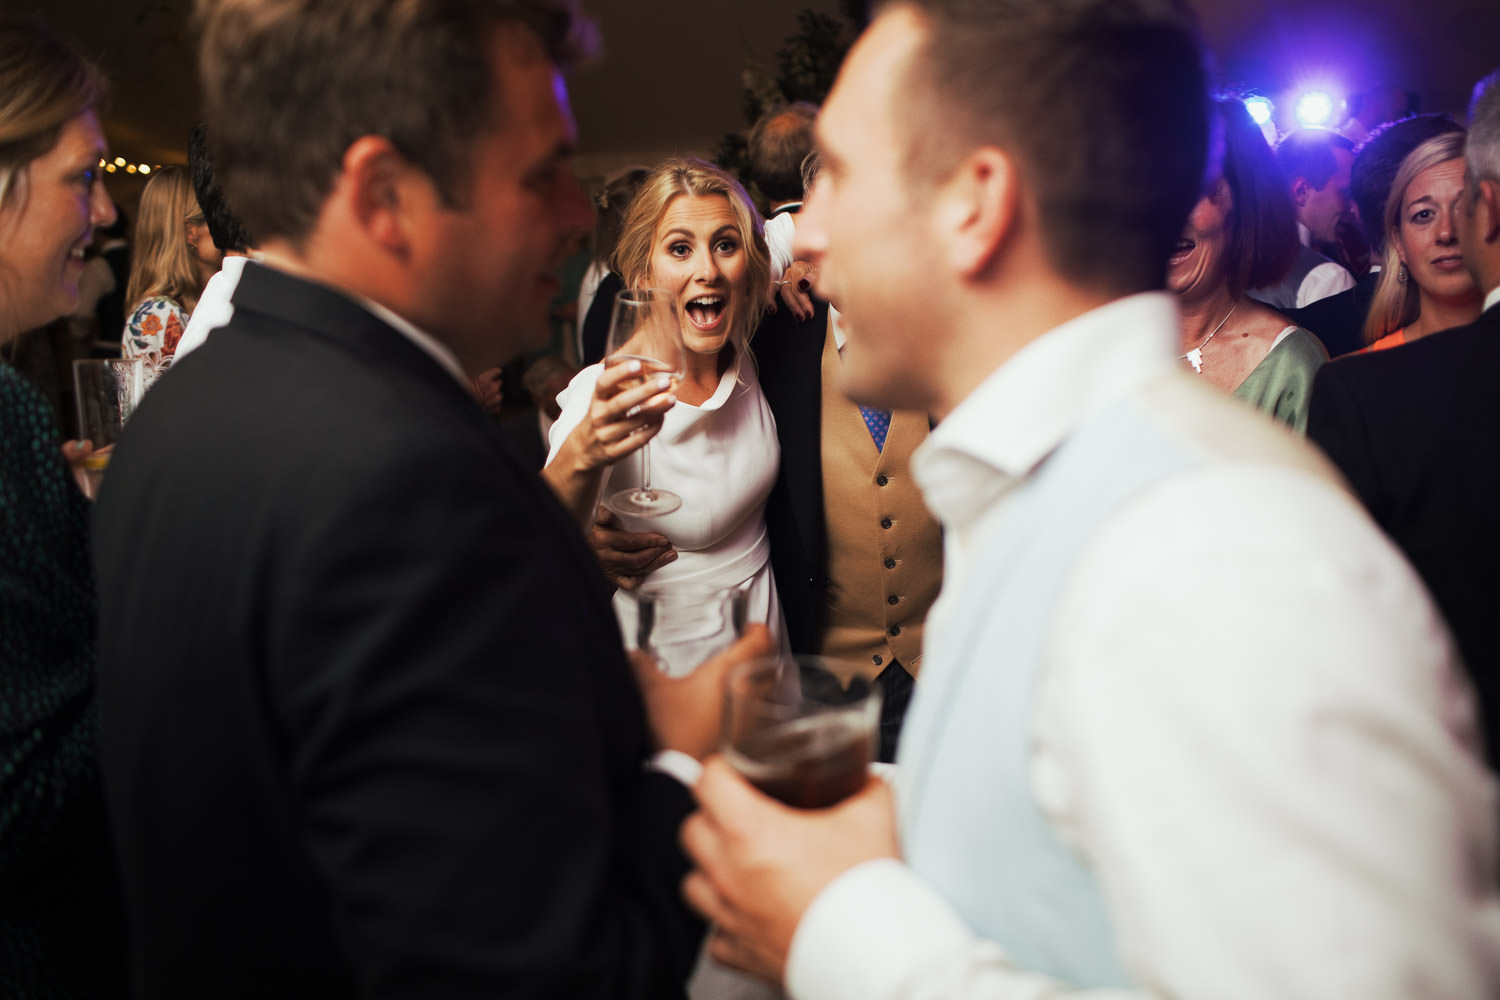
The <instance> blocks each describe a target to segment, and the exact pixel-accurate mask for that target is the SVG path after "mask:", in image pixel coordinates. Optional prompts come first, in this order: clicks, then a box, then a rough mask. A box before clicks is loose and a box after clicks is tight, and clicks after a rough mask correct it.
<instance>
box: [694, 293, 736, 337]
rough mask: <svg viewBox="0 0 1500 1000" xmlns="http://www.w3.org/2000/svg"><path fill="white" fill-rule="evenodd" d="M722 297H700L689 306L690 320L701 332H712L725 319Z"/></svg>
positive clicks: (724, 303)
mask: <svg viewBox="0 0 1500 1000" xmlns="http://www.w3.org/2000/svg"><path fill="white" fill-rule="evenodd" d="M725 305H726V302H725V300H724V297H723V296H722V295H700V296H698V297H697V298H696V299H693V300H692V301H690V302H689V303H688V304H687V307H686V312H687V317H688V320H689V321H690V322H691V323H692V324H693V325H694V326H696V327H697V328H698V329H700V330H712V329H714V328H715V327H716V326H718V325H719V323H721V322H722V321H723V319H724V308H725Z"/></svg>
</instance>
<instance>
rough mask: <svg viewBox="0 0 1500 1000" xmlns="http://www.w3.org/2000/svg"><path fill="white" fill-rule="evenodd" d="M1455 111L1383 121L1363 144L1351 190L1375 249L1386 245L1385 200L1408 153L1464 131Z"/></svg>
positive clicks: (1358, 155) (1350, 173)
mask: <svg viewBox="0 0 1500 1000" xmlns="http://www.w3.org/2000/svg"><path fill="white" fill-rule="evenodd" d="M1462 131H1463V127H1462V126H1461V125H1459V124H1458V122H1456V121H1454V120H1453V116H1452V115H1446V114H1425V115H1412V116H1411V117H1410V118H1403V119H1401V120H1400V121H1395V122H1390V123H1389V124H1386V125H1382V126H1381V127H1380V128H1378V129H1376V130H1375V131H1374V132H1372V133H1370V137H1369V138H1368V139H1366V140H1365V141H1364V144H1363V145H1361V146H1360V147H1359V152H1358V154H1356V155H1355V157H1354V166H1353V168H1352V169H1351V170H1350V172H1349V194H1350V196H1351V197H1353V198H1354V204H1355V205H1356V206H1357V207H1358V208H1359V221H1360V225H1361V227H1362V228H1363V229H1364V233H1365V240H1366V242H1367V243H1369V245H1370V250H1371V252H1372V253H1373V254H1374V255H1376V256H1377V257H1378V255H1379V254H1380V251H1381V250H1382V249H1384V247H1385V222H1384V220H1385V200H1386V198H1387V197H1389V196H1390V193H1391V182H1392V181H1394V180H1395V179H1396V171H1397V170H1399V169H1400V168H1401V161H1402V160H1404V159H1406V154H1407V153H1410V152H1411V151H1412V150H1414V149H1416V148H1417V147H1418V146H1420V145H1422V143H1424V142H1426V141H1427V140H1428V139H1431V138H1433V137H1435V136H1439V135H1443V134H1445V133H1448V132H1462Z"/></svg>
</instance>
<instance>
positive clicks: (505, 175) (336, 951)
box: [96, 0, 765, 998]
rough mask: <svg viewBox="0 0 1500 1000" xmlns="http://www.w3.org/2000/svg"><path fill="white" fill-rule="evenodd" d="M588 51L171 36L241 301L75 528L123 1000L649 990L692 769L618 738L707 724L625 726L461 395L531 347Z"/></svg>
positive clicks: (606, 670)
mask: <svg viewBox="0 0 1500 1000" xmlns="http://www.w3.org/2000/svg"><path fill="white" fill-rule="evenodd" d="M586 28H587V25H586V24H583V23H582V22H580V21H577V20H575V19H574V18H573V16H572V12H571V10H570V9H569V8H568V7H566V6H564V5H563V4H562V3H545V2H540V0H537V2H517V3H509V4H494V3H477V2H476V3H467V4H465V3H458V4H455V3H438V2H435V0H412V2H409V3H404V4H400V5H396V4H381V5H370V4H368V3H365V2H364V0H220V2H218V3H216V4H213V5H211V6H210V9H209V10H208V11H207V13H206V18H205V21H204V28H203V42H202V53H201V54H202V57H203V58H202V66H203V75H204V80H205V90H206V94H205V102H204V103H205V106H206V110H207V117H208V123H209V128H210V134H211V135H212V136H213V137H214V141H215V142H216V143H217V146H216V149H215V152H216V155H217V165H218V167H219V170H220V175H221V178H222V179H223V181H224V184H225V189H226V191H227V193H228V195H229V198H230V200H231V201H232V202H233V203H234V205H235V209H236V211H237V212H238V213H239V214H240V215H241V216H242V217H243V218H244V220H245V222H246V224H247V226H248V227H249V228H250V229H251V231H253V232H255V233H256V234H257V238H258V240H259V241H260V245H261V248H262V249H263V250H264V252H265V266H264V267H257V268H252V269H248V270H247V272H246V274H245V276H244V278H243V280H242V281H241V283H240V285H239V287H238V290H237V292H236V294H235V299H234V305H235V313H234V318H233V320H232V321H231V323H230V324H229V325H227V326H225V327H224V328H223V329H222V330H220V331H219V332H217V333H216V334H215V335H214V336H213V337H212V338H210V340H209V342H208V343H207V344H206V345H205V346H204V347H203V348H202V349H201V350H200V351H198V352H196V353H195V354H194V355H193V356H192V357H190V358H188V359H187V360H186V361H185V362H184V363H183V364H182V366H181V367H180V368H175V369H174V370H173V371H172V373H171V375H170V376H169V377H167V378H165V379H164V380H163V381H162V383H161V384H159V385H158V386H157V387H156V388H155V389H153V390H152V393H151V394H150V396H149V397H148V399H147V400H146V402H145V405H143V406H142V407H141V409H140V410H139V411H138V412H137V414H136V415H135V417H134V418H133V420H132V424H131V427H130V432H129V434H128V436H127V439H126V440H124V441H123V442H122V443H121V445H120V446H119V448H118V450H117V452H116V454H115V456H114V461H113V463H112V465H111V468H110V471H109V476H108V478H109V485H108V487H107V488H106V496H105V497H104V498H103V499H102V500H101V502H100V505H99V507H98V510H97V512H96V538H97V550H96V563H97V570H98V575H99V581H100V592H101V601H100V603H101V606H102V624H101V631H100V649H101V650H102V655H101V657H100V668H99V670H100V692H101V693H100V698H101V718H102V720H103V721H102V729H103V732H104V735H103V737H102V751H101V757H102V766H103V771H104V773H105V784H106V794H107V800H108V804H109V808H110V813H111V816H110V819H111V826H112V830H113V834H114V837H115V844H116V852H117V854H118V856H119V859H120V862H121V869H122V872H123V881H124V889H125V894H126V897H127V906H128V910H129V916H130V921H131V933H132V938H133V940H132V947H133V955H132V958H133V971H134V977H135V989H136V993H137V995H139V996H143V997H152V998H170V997H209V996H212V997H229V996H235V997H238V996H244V997H252V996H253V997H270V996H279V997H287V996H316V997H320V998H333V997H355V996H358V997H422V998H442V997H459V996H463V997H475V996H491V997H521V996H525V997H559V998H561V997H567V998H585V997H588V998H592V997H642V998H645V997H650V998H656V997H662V996H673V995H678V994H680V993H681V991H682V986H681V984H682V983H683V982H684V980H685V979H686V976H687V973H688V970H689V969H690V966H691V963H692V960H693V959H694V957H695V955H696V952H697V947H698V943H699V933H700V931H701V928H700V926H699V925H698V924H696V923H695V922H694V921H693V920H692V919H690V917H689V915H688V914H687V913H686V911H685V910H684V908H683V907H682V905H681V902H680V900H679V897H678V882H679V880H680V878H681V876H682V874H683V872H684V863H683V860H682V858H681V856H680V852H679V850H678V848H677V845H676V842H675V830H676V827H677V824H678V823H679V822H680V821H681V819H682V817H683V816H684V815H685V814H686V813H687V811H688V809H689V807H690V801H689V797H688V794H687V791H686V789H685V787H684V786H683V785H682V784H681V783H680V782H678V781H677V780H676V779H674V778H672V777H669V776H668V775H667V774H665V773H662V772H663V770H664V769H667V770H669V769H671V768H672V766H673V765H674V763H675V764H681V765H690V764H691V762H690V761H688V760H686V759H684V758H683V756H682V755H681V754H680V753H679V754H677V755H676V756H675V757H673V756H671V755H667V756H663V755H661V754H658V755H657V756H656V757H655V758H653V757H652V756H651V751H652V731H654V733H655V735H656V737H657V741H658V743H659V744H661V745H664V746H667V747H672V748H676V749H677V750H679V751H682V750H686V751H688V752H689V753H693V754H696V753H701V752H706V750H707V749H708V748H709V745H710V744H711V743H712V742H713V738H714V736H715V735H716V733H715V732H714V723H713V720H704V719H696V720H692V722H691V724H692V725H693V726H696V727H699V728H697V729H695V730H694V731H693V732H688V731H685V730H683V729H682V727H681V721H679V724H678V726H677V728H675V729H674V728H673V726H672V724H671V720H672V719H673V718H674V716H672V715H671V713H669V712H667V711H665V708H664V704H663V699H666V698H672V697H680V696H681V695H682V693H683V691H684V688H683V687H674V686H673V685H672V684H671V683H670V682H665V681H660V680H657V681H656V683H654V684H653V683H652V678H650V677H649V676H645V675H643V676H642V679H641V683H642V685H643V686H644V690H645V695H646V697H645V698H644V699H643V697H642V689H641V688H638V687H637V683H636V681H635V679H633V678H632V676H631V672H630V670H629V667H628V665H627V663H626V660H625V656H624V654H623V653H622V652H621V648H620V643H619V639H618V633H617V631H616V626H615V623H614V617H613V615H612V614H611V612H610V607H609V601H608V596H607V594H606V590H605V586H604V583H603V581H602V580H601V578H600V575H599V572H598V569H597V567H596V565H595V564H594V560H593V557H592V556H591V555H590V553H589V552H588V550H587V548H586V546H585V545H584V543H583V540H582V538H581V537H580V536H579V534H578V531H577V528H576V526H575V525H573V524H572V522H571V521H570V520H569V518H568V516H567V515H566V514H565V513H564V511H563V509H562V507H561V506H560V505H559V504H558V503H557V501H556V499H555V498H554V497H553V496H552V495H551V493H550V492H548V491H547V490H546V489H545V487H544V486H543V485H542V484H541V482H540V480H539V479H538V478H537V477H536V476H535V475H534V474H533V473H532V471H531V470H530V469H527V468H525V467H524V466H523V464H522V463H521V461H520V460H519V459H518V458H517V456H515V455H514V454H513V453H512V452H511V451H510V450H509V449H508V448H507V447H506V446H505V445H504V444H503V443H502V440H501V436H500V432H499V430H498V428H497V427H496V425H495V424H494V422H493V421H491V420H489V419H488V418H487V417H486V416H485V415H484V414H483V412H482V411H481V410H480V409H479V407H478V406H477V405H476V403H475V400H474V398H473V396H472V395H471V394H470V392H469V390H468V385H467V378H466V376H467V374H468V373H471V372H476V371H481V370H483V369H485V368H487V367H490V366H492V365H495V364H499V363H501V362H503V361H504V360H506V359H507V358H509V357H514V356H516V355H517V354H519V353H521V352H522V351H523V350H525V349H526V348H527V347H530V346H534V344H535V342H536V341H537V340H538V339H539V337H540V336H541V335H542V334H543V333H544V331H545V324H544V320H545V315H546V307H547V303H548V301H549V300H550V299H551V298H552V296H553V294H554V293H555V290H556V289H555V284H554V283H553V281H552V279H551V278H550V277H549V275H550V274H551V273H552V271H553V270H554V268H555V265H556V264H557V262H558V260H557V258H558V256H559V255H560V253H561V249H562V246H563V243H564V239H565V237H566V235H567V233H568V232H569V231H570V230H571V229H573V228H576V227H582V226H583V225H585V224H586V223H587V212H586V207H585V204H584V201H583V198H582V194H581V192H580V191H579V189H578V187H577V183H576V181H575V180H574V177H573V173H572V169H571V164H570V154H571V150H572V147H573V141H574V129H573V123H572V118H571V114H570V112H569V110H568V105H567V98H566V91H565V89H564V87H563V85H562V81H561V76H560V69H559V67H560V66H562V65H564V64H565V63H566V61H567V59H568V58H569V56H570V55H571V54H572V53H573V52H574V51H576V50H577V49H578V47H579V44H580V38H581V35H582V34H583V33H584V30H585V29H586ZM652 391H654V390H650V389H648V392H652ZM617 400H618V403H619V405H621V406H624V407H627V408H628V407H629V406H631V405H634V402H639V400H636V401H634V402H632V399H631V394H630V393H629V392H625V393H621V394H620V395H619V396H618V397H617ZM756 641H757V640H752V641H751V642H750V643H748V644H742V647H741V651H742V652H743V651H744V647H745V646H747V645H748V646H754V645H755V644H756ZM758 641H759V643H760V644H761V645H762V646H764V645H765V639H764V636H763V635H762V636H760V637H759V639H758ZM728 659H729V658H728V657H725V658H721V659H720V660H718V661H716V662H715V664H714V665H713V666H712V667H705V668H704V670H702V671H700V675H701V679H699V677H700V675H695V677H694V678H690V679H689V680H688V681H687V682H684V683H685V684H688V685H691V684H692V683H693V682H694V681H695V680H696V681H697V682H698V683H700V684H713V683H714V682H716V681H717V680H718V679H719V677H718V674H719V673H720V672H721V671H722V668H723V666H724V665H725V664H726V663H727V662H728ZM688 689H689V690H691V688H688ZM648 714H649V718H650V721H651V724H652V725H651V729H649V730H648ZM679 715H680V713H679ZM648 762H650V763H651V764H652V765H654V766H653V767H651V768H648V766H647V765H648ZM685 769H686V768H685Z"/></svg>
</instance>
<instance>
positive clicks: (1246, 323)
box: [1167, 100, 1328, 434]
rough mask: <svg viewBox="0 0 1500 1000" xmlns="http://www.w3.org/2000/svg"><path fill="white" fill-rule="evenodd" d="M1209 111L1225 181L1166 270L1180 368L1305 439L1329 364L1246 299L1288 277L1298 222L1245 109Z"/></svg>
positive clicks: (1192, 218) (1302, 335)
mask: <svg viewBox="0 0 1500 1000" xmlns="http://www.w3.org/2000/svg"><path fill="white" fill-rule="evenodd" d="M1214 109H1215V114H1216V116H1217V117H1218V119H1219V121H1220V122H1221V123H1222V126H1223V135H1224V161H1223V172H1222V174H1221V175H1220V176H1219V177H1218V178H1217V179H1216V180H1215V181H1214V182H1213V183H1212V184H1211V185H1210V186H1209V189H1208V193H1207V194H1205V195H1204V196H1203V197H1202V198H1200V199H1199V200H1198V204H1197V205H1195V206H1193V211H1192V214H1190V215H1189V216H1188V221H1187V226H1186V227H1185V228H1184V229H1183V232H1182V238H1181V239H1180V240H1178V242H1177V248H1176V250H1175V252H1174V253H1173V254H1172V257H1171V259H1170V261H1169V263H1168V269H1167V287H1168V288H1170V289H1171V290H1172V291H1174V292H1176V293H1177V298H1178V303H1179V306H1180V307H1181V310H1182V351H1183V354H1182V359H1183V363H1184V364H1186V365H1189V366H1190V369H1191V370H1192V371H1195V372H1197V373H1198V374H1199V375H1201V376H1202V377H1203V378H1204V379H1205V380H1207V381H1208V382H1209V383H1210V384H1212V385H1214V386H1216V387H1218V388H1219V389H1222V390H1223V391H1225V392H1227V393H1230V394H1232V395H1233V396H1235V397H1236V398H1238V399H1242V400H1244V401H1245V402H1247V403H1249V404H1250V405H1252V406H1254V407H1256V408H1257V409H1260V410H1263V411H1265V412H1266V413H1268V414H1270V415H1271V416H1273V417H1275V418H1276V419H1277V420H1280V421H1281V422H1282V423H1284V424H1286V425H1287V426H1288V427H1290V428H1292V430H1294V431H1296V432H1297V433H1299V434H1301V433H1305V432H1306V430H1307V401H1308V397H1309V396H1310V395H1311V393H1312V381H1313V373H1314V372H1316V371H1317V370H1318V368H1319V367H1320V366H1321V365H1322V364H1323V363H1324V362H1326V361H1327V360H1328V354H1327V352H1325V351H1324V350H1323V345H1322V344H1321V343H1320V342H1319V341H1318V339H1317V338H1316V337H1314V336H1313V335H1312V334H1311V333H1309V332H1308V331H1307V330H1304V329H1302V328H1301V327H1299V326H1297V325H1296V324H1295V323H1292V322H1291V321H1290V320H1288V319H1287V318H1286V317H1285V316H1283V315H1281V314H1280V313H1278V312H1276V311H1275V310H1273V309H1271V308H1269V307H1268V306H1264V305H1261V304H1260V303H1259V302H1256V301H1255V300H1254V299H1252V298H1250V297H1249V296H1248V295H1246V290H1247V289H1250V288H1260V287H1262V286H1264V285H1270V284H1275V283H1276V282H1277V281H1279V280H1280V279H1281V277H1282V276H1283V275H1285V273H1286V271H1287V269H1288V268H1290V267H1291V265H1292V261H1293V260H1294V259H1295V257H1296V254H1297V231H1296V215H1295V214H1294V210H1293V207H1292V203H1291V199H1290V197H1289V195H1288V194H1287V191H1286V188H1285V187H1284V186H1283V185H1282V183H1281V180H1280V175H1279V174H1278V173H1277V171H1276V164H1275V161H1274V160H1273V158H1272V155H1271V149H1270V147H1269V146H1268V145H1266V141H1265V138H1264V137H1263V136H1262V135H1261V133H1260V130H1259V129H1258V128H1257V127H1256V126H1255V123H1254V122H1252V121H1251V120H1250V115H1249V114H1248V113H1247V112H1246V111H1245V107H1244V105H1243V104H1242V103H1240V102H1239V101H1231V100H1218V101H1215V102H1214Z"/></svg>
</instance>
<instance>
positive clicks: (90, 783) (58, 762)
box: [0, 19, 129, 998]
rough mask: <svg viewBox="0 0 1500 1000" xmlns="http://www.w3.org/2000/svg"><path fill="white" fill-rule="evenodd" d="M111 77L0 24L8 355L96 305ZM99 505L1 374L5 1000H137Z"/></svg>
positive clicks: (21, 29) (0, 271) (50, 43)
mask: <svg viewBox="0 0 1500 1000" xmlns="http://www.w3.org/2000/svg"><path fill="white" fill-rule="evenodd" d="M105 91H106V85H105V81H104V78H103V77H102V76H101V75H100V74H99V72H98V70H97V69H95V68H94V67H93V66H91V65H89V63H87V62H86V61H85V60H84V59H82V58H81V57H80V56H79V55H78V54H77V53H76V52H74V51H72V50H71V49H70V48H68V47H67V46H66V45H64V44H63V43H62V42H60V41H59V40H57V39H56V38H55V37H53V36H52V35H51V34H50V33H48V32H47V31H45V30H44V29H42V28H40V27H37V26H35V25H32V24H28V23H23V22H14V21H7V20H4V19H0V344H4V343H6V342H8V341H10V340H11V339H13V338H15V337H17V336H19V335H20V334H22V333H24V332H26V331H27V330H31V329H34V328H36V327H39V326H42V325H44V324H46V323H50V322H51V321H52V320H54V319H56V318H57V317H59V316H64V315H67V314H68V313H70V312H72V311H73V309H74V308H75V307H76V306H77V305H78V279H79V276H80V275H81V274H82V273H83V265H84V257H83V251H84V248H85V247H87V246H88V245H89V241H90V240H91V239H92V238H93V233H94V229H95V228H97V227H101V226H107V225H109V224H110V223H111V222H113V221H114V218H115V209H114V205H113V204H112V203H111V201H110V198H109V195H108V194H107V193H106V192H105V190H104V184H103V182H102V180H101V179H100V174H101V171H100V169H99V161H100V159H101V158H102V157H103V156H104V153H105V144H104V136H103V133H102V132H101V130H100V127H99V118H98V115H97V113H96V111H95V108H96V107H97V106H98V105H99V103H100V102H101V101H103V99H104V96H105ZM89 513H90V511H89V502H88V501H87V500H85V499H84V497H83V494H81V493H80V492H79V491H78V487H77V485H76V483H75V482H74V479H73V474H72V473H71V472H70V471H69V469H68V466H67V463H66V462H65V461H64V460H63V453H62V443H61V441H60V440H59V436H58V433H57V430H56V425H55V420H54V417H53V415H52V408H51V406H50V405H49V404H48V403H47V400H46V399H45V397H43V396H42V394H41V393H39V392H38V391H37V390H36V389H35V388H34V387H33V386H32V385H31V383H30V382H28V381H27V379H26V377H25V376H23V375H21V374H19V373H18V372H17V371H16V370H15V369H14V368H11V367H10V366H9V365H7V364H4V363H3V362H0V996H3V997H7V998H10V997H36V998H41V997H123V996H125V995H126V994H127V993H128V992H129V990H128V982H127V976H126V970H125V916H124V909H123V905H122V903H121V900H120V894H119V888H118V876H117V874H116V872H115V869H114V864H113V860H112V855H111V850H110V844H109V836H108V828H107V826H106V823H105V817H104V797H103V793H102V791H101V789H100V785H99V767H98V762H97V756H96V748H95V734H96V732H97V731H98V724H99V719H98V714H97V711H96V708H95V701H94V632H95V614H96V611H97V601H96V599H95V596H94V582H93V575H92V573H91V571H90V556H89V534H88V523H89Z"/></svg>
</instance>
